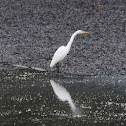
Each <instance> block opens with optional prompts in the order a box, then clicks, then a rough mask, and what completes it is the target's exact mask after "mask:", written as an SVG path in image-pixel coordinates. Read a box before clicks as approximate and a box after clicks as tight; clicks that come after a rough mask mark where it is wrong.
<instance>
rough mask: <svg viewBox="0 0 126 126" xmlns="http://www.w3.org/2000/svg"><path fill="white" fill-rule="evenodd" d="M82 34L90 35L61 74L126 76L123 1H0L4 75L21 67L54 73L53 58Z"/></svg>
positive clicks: (0, 56)
mask: <svg viewBox="0 0 126 126" xmlns="http://www.w3.org/2000/svg"><path fill="white" fill-rule="evenodd" d="M78 29H80V30H85V31H88V32H89V34H88V35H86V34H85V35H77V36H76V38H75V40H74V42H73V44H72V48H71V50H70V52H69V54H68V56H67V57H66V58H65V59H64V60H63V61H62V62H60V63H59V65H60V67H59V69H60V71H61V72H62V73H64V74H65V73H70V74H81V75H126V33H125V32H126V2H125V0H118V1H117V0H104V1H102V0H98V1H97V2H96V1H95V0H85V1H84V0H70V1H67V0H56V1H54V0H28V1H27V0H1V1H0V70H5V69H6V70H12V69H15V68H14V67H12V64H18V65H25V66H29V67H39V68H43V69H46V70H48V71H55V72H56V67H54V68H53V69H50V68H49V64H50V62H51V58H52V56H53V54H54V52H55V51H56V49H57V48H58V47H59V46H61V45H66V44H67V43H68V41H69V39H70V37H71V35H72V34H73V33H74V32H75V31H76V30H78ZM9 64H11V65H9Z"/></svg>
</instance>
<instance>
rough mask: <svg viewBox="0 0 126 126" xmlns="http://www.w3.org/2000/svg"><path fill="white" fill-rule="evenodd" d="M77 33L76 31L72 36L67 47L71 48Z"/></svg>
mask: <svg viewBox="0 0 126 126" xmlns="http://www.w3.org/2000/svg"><path fill="white" fill-rule="evenodd" d="M76 35H77V33H76V32H75V33H74V34H73V35H72V36H71V38H70V41H69V42H68V44H67V46H66V47H68V48H69V49H70V47H71V45H72V42H73V40H74V38H75V36H76Z"/></svg>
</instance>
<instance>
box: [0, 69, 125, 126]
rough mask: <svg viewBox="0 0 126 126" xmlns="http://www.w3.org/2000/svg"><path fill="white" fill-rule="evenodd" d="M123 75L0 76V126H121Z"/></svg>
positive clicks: (25, 72) (33, 73)
mask: <svg viewBox="0 0 126 126" xmlns="http://www.w3.org/2000/svg"><path fill="white" fill-rule="evenodd" d="M125 123H126V76H118V77H115V76H110V77H107V76H106V77H90V76H76V75H64V76H63V75H61V76H58V75H52V74H47V73H42V72H38V71H32V70H16V71H9V72H7V71H3V72H1V73H0V124H1V125H0V126H14V125H16V126H84V125H87V126H96V125H97V126H108V125H111V126H120V125H122V126H124V125H125Z"/></svg>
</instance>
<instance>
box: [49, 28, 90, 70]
mask: <svg viewBox="0 0 126 126" xmlns="http://www.w3.org/2000/svg"><path fill="white" fill-rule="evenodd" d="M82 33H85V34H88V32H85V31H82V30H77V31H76V32H75V33H73V34H72V36H71V38H70V41H69V42H68V44H67V45H66V46H61V47H59V48H58V49H57V50H56V52H55V53H54V56H53V58H52V61H51V64H50V67H51V68H52V67H53V66H54V65H55V64H56V63H58V62H59V61H61V60H63V59H64V58H65V56H66V55H67V54H68V53H69V51H70V48H71V44H72V42H73V40H74V38H75V36H76V35H77V34H82Z"/></svg>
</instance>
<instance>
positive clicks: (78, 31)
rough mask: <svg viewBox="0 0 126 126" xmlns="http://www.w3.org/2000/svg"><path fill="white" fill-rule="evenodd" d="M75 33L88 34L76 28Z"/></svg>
mask: <svg viewBox="0 0 126 126" xmlns="http://www.w3.org/2000/svg"><path fill="white" fill-rule="evenodd" d="M76 33H77V34H83V33H84V34H88V32H86V31H82V30H77V31H76Z"/></svg>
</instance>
